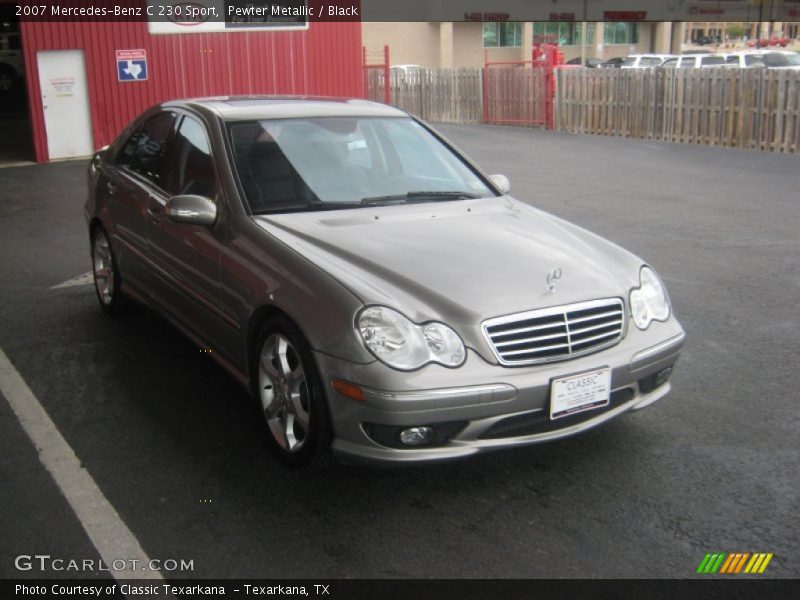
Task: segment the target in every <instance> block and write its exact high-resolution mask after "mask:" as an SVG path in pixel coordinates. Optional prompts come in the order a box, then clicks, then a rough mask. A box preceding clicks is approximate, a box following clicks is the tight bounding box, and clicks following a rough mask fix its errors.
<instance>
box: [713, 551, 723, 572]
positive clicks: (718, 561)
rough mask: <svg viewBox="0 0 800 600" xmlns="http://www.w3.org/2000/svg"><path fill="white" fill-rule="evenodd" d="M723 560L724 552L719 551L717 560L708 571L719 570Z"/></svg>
mask: <svg viewBox="0 0 800 600" xmlns="http://www.w3.org/2000/svg"><path fill="white" fill-rule="evenodd" d="M723 560H725V552H720V554H719V558H718V559H717V562H715V563H714V566H712V567H711V570H710V571H709V572H710V573H716V572H717V571H718V570H719V568H720V566H722V561H723Z"/></svg>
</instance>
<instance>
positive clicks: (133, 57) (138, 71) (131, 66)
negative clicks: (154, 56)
mask: <svg viewBox="0 0 800 600" xmlns="http://www.w3.org/2000/svg"><path fill="white" fill-rule="evenodd" d="M117 79H118V80H119V81H146V80H147V52H146V51H145V50H117Z"/></svg>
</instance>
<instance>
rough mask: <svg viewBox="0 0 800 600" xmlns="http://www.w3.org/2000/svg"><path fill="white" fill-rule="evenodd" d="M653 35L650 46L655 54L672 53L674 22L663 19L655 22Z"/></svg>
mask: <svg viewBox="0 0 800 600" xmlns="http://www.w3.org/2000/svg"><path fill="white" fill-rule="evenodd" d="M652 33H653V37H652V41H651V43H650V46H651V47H652V49H653V52H654V53H655V54H670V45H671V43H672V23H671V22H669V21H662V22H660V23H654V24H653V30H652Z"/></svg>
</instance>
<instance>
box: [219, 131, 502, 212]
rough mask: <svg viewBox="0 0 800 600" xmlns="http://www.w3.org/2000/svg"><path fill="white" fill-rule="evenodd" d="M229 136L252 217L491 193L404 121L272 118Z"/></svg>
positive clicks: (457, 161)
mask: <svg viewBox="0 0 800 600" xmlns="http://www.w3.org/2000/svg"><path fill="white" fill-rule="evenodd" d="M229 131H230V138H231V143H232V146H233V155H234V160H235V163H236V170H237V172H238V176H239V180H240V182H241V184H242V189H243V191H244V193H245V196H246V199H247V202H248V203H249V205H250V208H251V210H252V212H253V213H256V214H264V213H270V212H288V211H308V210H329V209H336V208H353V207H359V206H374V205H376V204H384V203H386V204H388V203H410V202H438V201H452V200H459V199H463V198H484V197H489V196H494V195H495V193H494V192H493V191H492V190H491V189H490V188H489V187H488V186H487V185H486V184H485V183H484V182H483V180H482V179H481V178H480V177H479V176H478V174H477V173H475V172H474V171H473V170H472V169H470V168H469V167H468V166H467V165H466V164H464V162H462V161H461V159H459V158H458V157H457V156H456V155H455V154H453V152H452V151H450V150H449V149H448V148H447V147H446V146H445V145H444V144H443V143H442V142H440V141H439V140H438V139H437V138H436V137H435V136H434V135H432V134H431V133H430V132H429V131H428V130H426V129H425V128H424V127H423V126H422V125H420V124H419V123H417V122H416V121H414V120H413V119H410V118H367V117H364V118H359V117H324V118H307V119H275V120H265V121H256V122H245V123H232V124H231V125H230V127H229Z"/></svg>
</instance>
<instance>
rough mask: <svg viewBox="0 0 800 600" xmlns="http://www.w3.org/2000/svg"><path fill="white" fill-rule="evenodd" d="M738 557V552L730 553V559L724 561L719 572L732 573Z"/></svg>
mask: <svg viewBox="0 0 800 600" xmlns="http://www.w3.org/2000/svg"><path fill="white" fill-rule="evenodd" d="M738 558H739V555H738V554H728V559H727V560H726V561H725V562H724V563H722V568H721V569H720V570H719V572H720V573H730V569H731V568H732V567H733V566H734V565H735V564H736V561H737V559H738Z"/></svg>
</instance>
